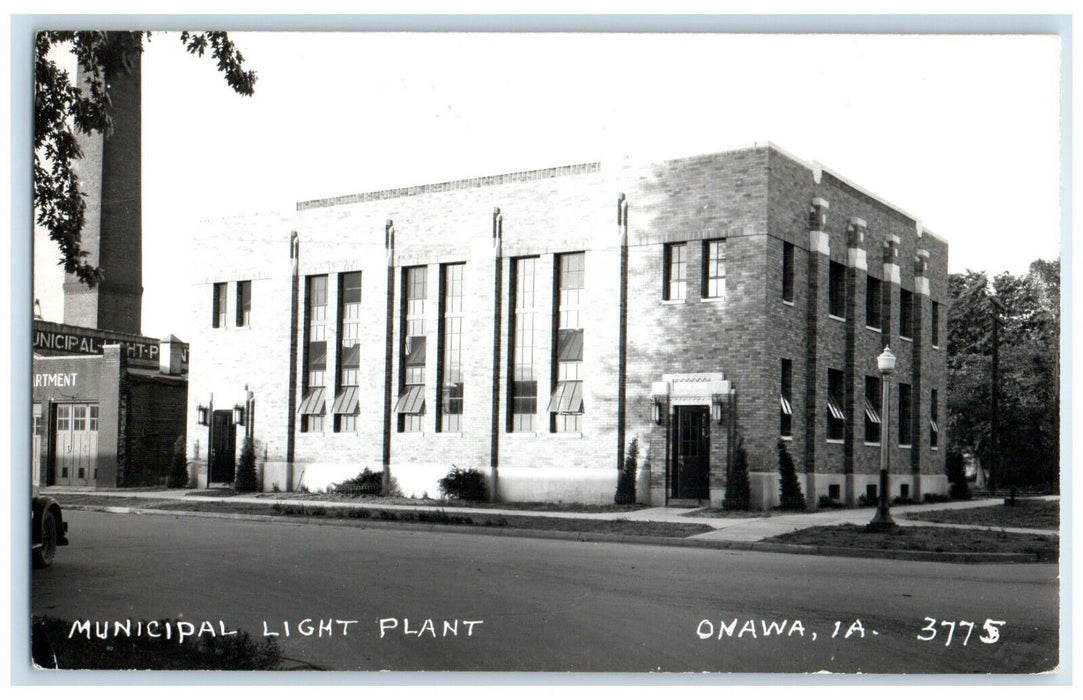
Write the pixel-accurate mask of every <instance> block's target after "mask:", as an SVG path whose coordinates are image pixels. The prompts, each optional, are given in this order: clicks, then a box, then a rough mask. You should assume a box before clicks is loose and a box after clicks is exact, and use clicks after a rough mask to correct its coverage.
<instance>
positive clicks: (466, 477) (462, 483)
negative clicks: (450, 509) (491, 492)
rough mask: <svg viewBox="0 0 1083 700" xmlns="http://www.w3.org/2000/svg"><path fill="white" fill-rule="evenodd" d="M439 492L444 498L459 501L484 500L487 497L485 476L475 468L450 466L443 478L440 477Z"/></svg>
mask: <svg viewBox="0 0 1083 700" xmlns="http://www.w3.org/2000/svg"><path fill="white" fill-rule="evenodd" d="M440 493H442V494H444V498H450V499H455V500H459V501H484V500H486V498H487V497H488V491H487V489H486V487H485V477H484V476H483V475H482V473H481V472H479V471H478V470H477V469H459V468H458V467H452V468H451V471H449V472H448V473H447V476H445V477H444V478H443V479H440Z"/></svg>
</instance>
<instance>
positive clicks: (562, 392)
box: [546, 381, 583, 413]
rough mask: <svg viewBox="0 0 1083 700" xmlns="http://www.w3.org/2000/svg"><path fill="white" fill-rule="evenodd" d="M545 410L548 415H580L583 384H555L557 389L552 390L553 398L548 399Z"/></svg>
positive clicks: (566, 382) (577, 382)
mask: <svg viewBox="0 0 1083 700" xmlns="http://www.w3.org/2000/svg"><path fill="white" fill-rule="evenodd" d="M546 410H547V411H548V412H549V413H582V412H583V382H582V381H564V382H557V388H556V389H554V390H553V396H552V397H551V398H550V399H549V408H548V409H546Z"/></svg>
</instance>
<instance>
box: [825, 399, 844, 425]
mask: <svg viewBox="0 0 1083 700" xmlns="http://www.w3.org/2000/svg"><path fill="white" fill-rule="evenodd" d="M827 410H828V411H829V412H830V413H831V417H832V418H834V419H835V420H846V414H845V413H843V412H842V411H841V410H840V409H839V405H838V404H837V403H835V399H833V398H831V397H830V396H828V397H827Z"/></svg>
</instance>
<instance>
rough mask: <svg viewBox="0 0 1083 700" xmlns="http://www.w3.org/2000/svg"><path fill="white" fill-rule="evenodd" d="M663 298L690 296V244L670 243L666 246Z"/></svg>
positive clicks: (679, 299) (667, 299) (672, 299)
mask: <svg viewBox="0 0 1083 700" xmlns="http://www.w3.org/2000/svg"><path fill="white" fill-rule="evenodd" d="M663 272H664V278H665V279H664V281H663V288H662V298H663V299H665V300H666V301H681V300H682V299H684V298H685V297H686V296H688V244H687V243H669V244H668V245H666V247H665V270H664V271H663Z"/></svg>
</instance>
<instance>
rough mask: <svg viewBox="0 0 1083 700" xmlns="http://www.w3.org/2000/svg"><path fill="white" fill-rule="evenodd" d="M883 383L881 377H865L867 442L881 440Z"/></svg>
mask: <svg viewBox="0 0 1083 700" xmlns="http://www.w3.org/2000/svg"><path fill="white" fill-rule="evenodd" d="M880 392H881V384H880V378H879V377H865V442H868V443H879V442H880V425H881V420H880V404H881V396H880Z"/></svg>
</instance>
